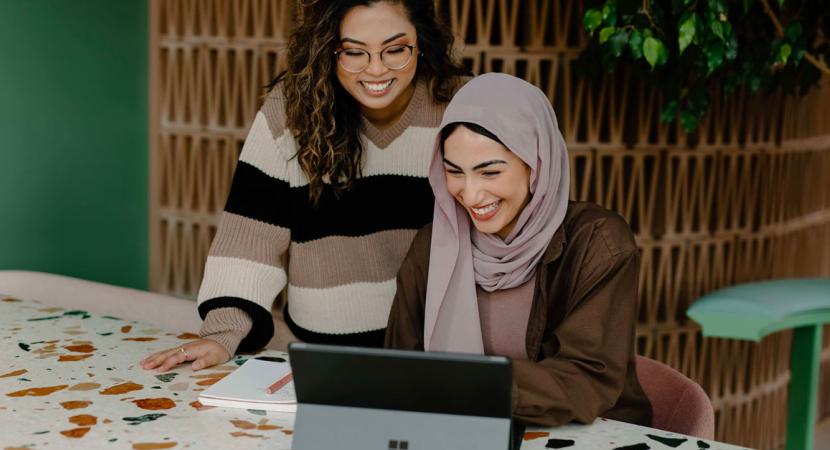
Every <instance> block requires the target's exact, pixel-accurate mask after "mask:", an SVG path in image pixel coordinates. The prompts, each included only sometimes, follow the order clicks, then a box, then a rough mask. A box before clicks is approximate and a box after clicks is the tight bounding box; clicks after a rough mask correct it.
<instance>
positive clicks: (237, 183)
mask: <svg viewBox="0 0 830 450" xmlns="http://www.w3.org/2000/svg"><path fill="white" fill-rule="evenodd" d="M288 195H289V187H288V182H286V181H283V180H279V179H276V178H274V177H272V176H269V175H267V174H266V173H264V172H263V171H261V170H259V169H258V168H256V167H254V166H252V165H251V164H248V163H246V162H245V161H239V163H238V164H237V166H236V172H234V175H233V182H232V183H231V192H230V194H229V195H228V202H227V203H226V204H225V211H227V212H230V213H234V214H238V215H240V216H245V217H248V218H251V219H254V220H258V221H260V222H265V223H270V224H271V225H277V226H280V227H283V228H289V217H290V213H291V210H290V209H289V208H287V207H286V206H287V205H286V202H285V200H286V199H287V198H288Z"/></svg>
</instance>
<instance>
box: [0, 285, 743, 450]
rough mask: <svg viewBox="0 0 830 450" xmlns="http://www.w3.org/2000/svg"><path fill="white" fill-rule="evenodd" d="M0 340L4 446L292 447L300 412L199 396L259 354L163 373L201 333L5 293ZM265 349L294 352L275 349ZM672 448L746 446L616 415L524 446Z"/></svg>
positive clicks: (543, 432)
mask: <svg viewBox="0 0 830 450" xmlns="http://www.w3.org/2000/svg"><path fill="white" fill-rule="evenodd" d="M0 338H1V339H2V341H0V349H2V351H1V353H0V418H2V419H0V448H2V449H3V450H10V449H20V448H33V449H63V448H73V449H74V448H95V449H98V448H101V449H107V448H112V449H125V448H126V449H165V448H198V449H228V448H236V449H243V448H244V449H247V448H268V449H288V448H290V447H291V435H292V432H293V421H294V415H293V414H287V413H275V412H270V411H269V412H267V413H266V412H265V411H255V410H240V409H224V408H213V407H206V406H203V405H201V404H200V403H199V402H198V400H197V399H198V395H199V392H200V391H202V390H204V389H205V388H206V387H207V386H209V385H211V384H213V383H215V382H216V381H218V380H220V379H221V378H222V377H224V376H225V375H227V374H228V373H229V372H230V371H232V370H234V369H235V368H236V367H238V366H239V365H240V364H241V363H242V362H244V361H245V360H246V359H247V358H249V357H251V356H238V357H236V358H235V359H234V360H232V361H230V362H228V363H226V364H224V365H222V366H218V367H213V368H211V369H207V370H203V371H199V372H197V373H194V372H193V371H192V370H191V369H190V367H189V366H186V365H183V366H179V367H177V368H176V369H174V370H173V371H171V372H168V373H164V374H158V373H155V372H153V371H144V370H142V369H141V367H140V366H139V365H138V361H139V360H141V359H142V358H143V357H144V356H146V355H148V354H149V353H151V352H154V351H157V350H161V349H165V348H169V347H173V346H176V345H180V344H182V343H183V342H186V341H187V340H190V339H196V338H197V336H195V335H193V334H190V333H182V334H176V333H167V332H164V331H162V330H159V329H154V328H153V327H152V326H151V325H146V324H141V323H136V322H130V321H125V320H121V319H118V318H114V317H108V316H99V315H95V314H91V313H87V312H85V311H79V310H70V309H65V308H60V307H51V306H47V305H43V304H40V303H36V302H32V301H26V300H20V299H16V298H10V297H4V296H2V295H0ZM258 355H261V356H277V357H285V356H286V355H285V354H283V353H280V352H276V351H272V350H267V351H264V352H262V353H260V354H258ZM666 439H669V440H666ZM671 439H675V440H673V441H672V440H671ZM672 447H673V448H678V449H695V450H696V449H704V448H711V449H733V448H739V447H733V446H729V445H726V444H720V443H716V442H711V441H706V442H704V441H700V440H698V439H696V438H690V437H687V436H681V435H676V434H672V433H667V432H664V431H659V430H655V429H651V428H646V427H638V426H635V425H630V424H625V423H621V422H615V421H612V420H597V421H596V422H594V423H593V424H591V425H587V426H585V425H568V426H564V427H559V428H556V429H529V430H528V431H527V433H526V434H525V437H524V442H523V444H522V449H544V448H569V449H576V448H584V449H603V448H608V449H613V448H626V449H647V448H672Z"/></svg>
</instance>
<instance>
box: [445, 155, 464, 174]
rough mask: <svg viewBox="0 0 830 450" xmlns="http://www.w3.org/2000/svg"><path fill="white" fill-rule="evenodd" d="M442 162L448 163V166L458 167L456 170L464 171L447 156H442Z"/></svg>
mask: <svg viewBox="0 0 830 450" xmlns="http://www.w3.org/2000/svg"><path fill="white" fill-rule="evenodd" d="M444 164H447V165H450V166H452V167H454V168H456V169H458V170H460V171H462V172H463V171H464V169H462V168H461V167H458V166H457V165H455V164H453V163H452V162H451V161H450V160H448V159H447V158H444Z"/></svg>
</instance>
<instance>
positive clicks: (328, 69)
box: [268, 0, 467, 205]
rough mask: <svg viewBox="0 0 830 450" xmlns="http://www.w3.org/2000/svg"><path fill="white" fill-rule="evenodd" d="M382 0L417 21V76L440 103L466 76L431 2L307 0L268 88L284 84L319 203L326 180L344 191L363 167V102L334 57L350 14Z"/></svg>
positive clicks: (300, 154)
mask: <svg viewBox="0 0 830 450" xmlns="http://www.w3.org/2000/svg"><path fill="white" fill-rule="evenodd" d="M382 1H386V2H389V3H393V4H401V5H403V7H404V9H405V10H406V12H407V17H408V19H409V21H410V22H412V24H413V25H414V27H415V32H416V33H417V39H418V49H419V51H420V52H421V54H422V58H421V59H420V60H419V61H418V68H417V71H416V74H415V77H416V80H418V81H420V82H426V83H427V85H428V86H429V90H430V92H431V94H432V98H433V99H434V100H435V101H437V102H439V103H446V102H449V101H450V99H451V98H452V95H453V93H454V92H455V90H456V88H457V87H458V84H459V82H460V76H462V75H466V74H467V71H466V70H465V69H464V67H463V66H462V65H461V64H460V63H458V62H457V61H456V60H455V59H454V58H453V55H452V49H453V41H454V38H453V35H452V33H451V32H450V30H449V27H447V26H446V25H445V24H444V23H443V22H442V21H441V20H440V19H439V18H438V16H437V15H436V13H435V6H434V3H433V1H432V0H397V1H396V0H336V1H332V0H301V1H300V2H299V3H300V4H299V8H300V11H299V13H300V17H301V21H300V23H299V25H298V26H297V27H296V28H295V29H294V31H293V32H292V33H291V36H290V37H289V40H288V47H287V52H286V63H287V69H286V71H285V72H283V73H281V74H280V75H279V76H277V77H276V78H275V79H274V80H273V81H272V82H271V84H269V86H268V88H269V89H271V88H274V87H275V86H276V85H277V84H278V83H281V84H282V92H283V95H284V97H285V113H286V125H287V126H288V127H289V128H290V129H291V130H292V132H293V133H294V137H295V139H296V142H297V148H298V151H297V154H296V157H297V158H298V160H299V164H300V167H302V169H303V171H304V172H305V174H306V176H307V177H308V182H309V200H310V201H311V203H312V204H314V205H317V204H318V202H319V200H320V196H321V195H322V193H323V190H324V187H325V185H326V184H328V185H329V186H331V188H332V190H333V191H334V194H335V195H338V196H339V195H340V194H341V193H342V192H343V191H345V190H348V189H349V188H351V186H352V183H353V182H354V180H355V179H356V178H358V177H359V176H360V175H361V173H362V163H363V152H364V144H363V142H362V140H361V137H360V132H361V131H362V130H361V115H360V108H359V105H358V103H357V101H356V100H355V99H354V98H353V97H352V96H351V95H350V94H349V93H348V92H346V90H345V89H344V88H343V87H342V86H341V85H340V82H339V81H338V80H337V76H336V67H335V64H336V60H335V57H334V56H333V55H334V51H335V50H336V49H337V48H338V46H339V45H340V22H341V21H342V20H343V17H344V16H345V15H346V13H347V12H348V11H349V10H350V9H352V8H354V7H355V6H370V5H372V4H374V3H378V2H382Z"/></svg>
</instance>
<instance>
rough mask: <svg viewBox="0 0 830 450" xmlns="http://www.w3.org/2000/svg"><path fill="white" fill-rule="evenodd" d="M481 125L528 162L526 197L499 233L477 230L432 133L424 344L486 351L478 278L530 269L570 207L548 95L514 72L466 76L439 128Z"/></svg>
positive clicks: (495, 285)
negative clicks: (506, 230) (450, 184)
mask: <svg viewBox="0 0 830 450" xmlns="http://www.w3.org/2000/svg"><path fill="white" fill-rule="evenodd" d="M454 122H469V123H474V124H476V125H480V126H482V127H484V128H485V129H487V130H488V131H490V132H491V133H493V134H494V135H496V136H497V137H498V138H499V139H500V140H501V141H502V142H503V143H504V145H505V146H506V147H507V148H508V149H510V151H512V152H513V153H515V154H516V156H518V157H519V158H520V159H521V160H522V161H524V162H525V164H527V165H528V166H529V167H530V169H531V172H530V195H531V199H530V202H529V203H528V204H527V206H525V208H524V209H523V210H522V211H521V212H520V213H519V219H518V221H517V222H516V225H515V227H514V228H513V230H512V231H511V232H510V234H509V235H508V236H507V239H506V240H504V241H503V240H502V239H501V238H500V237H499V236H497V235H495V234H486V233H481V232H479V231H478V230H477V229H476V228H475V227H474V226H472V225H471V222H470V218H469V215H468V214H467V212H466V211H465V210H464V208H463V207H461V206H460V205H458V204H457V203H456V201H455V199H454V198H453V197H452V196H451V195H450V194H449V192H448V191H447V181H446V178H445V174H444V163H443V150H442V148H441V136H440V133H439V136H438V137H437V138H436V139H435V147H434V150H433V158H432V162H431V164H430V168H429V181H430V184H431V185H432V190H433V192H434V193H435V211H434V213H433V222H432V243H431V246H430V260H429V279H428V282H427V298H426V311H425V317H424V319H425V321H424V348H425V350H429V351H448V352H461V353H478V354H481V353H484V346H483V344H482V338H481V322H480V318H479V313H478V300H477V298H476V284H478V285H479V286H480V287H481V288H482V289H484V290H486V291H488V292H492V291H496V290H499V289H509V288H512V287H516V286H519V285H521V284H523V283H525V282H526V281H528V280H530V278H531V277H533V276H534V275H535V272H536V266H537V265H538V263H539V260H540V259H541V258H542V255H543V254H544V252H545V250H546V249H547V246H548V244H549V243H550V240H551V238H553V234H554V233H555V232H556V230H557V229H558V228H559V226H560V225H561V224H562V221H563V220H564V218H565V211H566V210H567V208H568V188H569V183H570V176H569V175H570V172H569V164H568V152H567V149H566V147H565V141H564V139H562V134H561V133H560V132H559V125H558V124H557V121H556V114H554V112H553V107H551V105H550V102H549V101H548V98H547V96H545V94H544V93H543V92H542V91H540V90H539V89H538V88H536V87H535V86H533V85H531V84H530V83H527V82H526V81H523V80H521V79H519V78H516V77H513V76H510V75H506V74H500V73H489V74H485V75H481V76H479V77H476V78H474V79H472V80H471V81H470V82H468V83H467V84H466V85H465V86H464V87H462V88H461V89H460V90H459V91H458V93H457V94H455V97H454V98H453V99H452V101H451V102H450V104H449V106H447V110H446V111H445V112H444V119H443V120H442V121H441V127H440V129H443V128H444V127H445V126H447V125H449V124H451V123H454Z"/></svg>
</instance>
